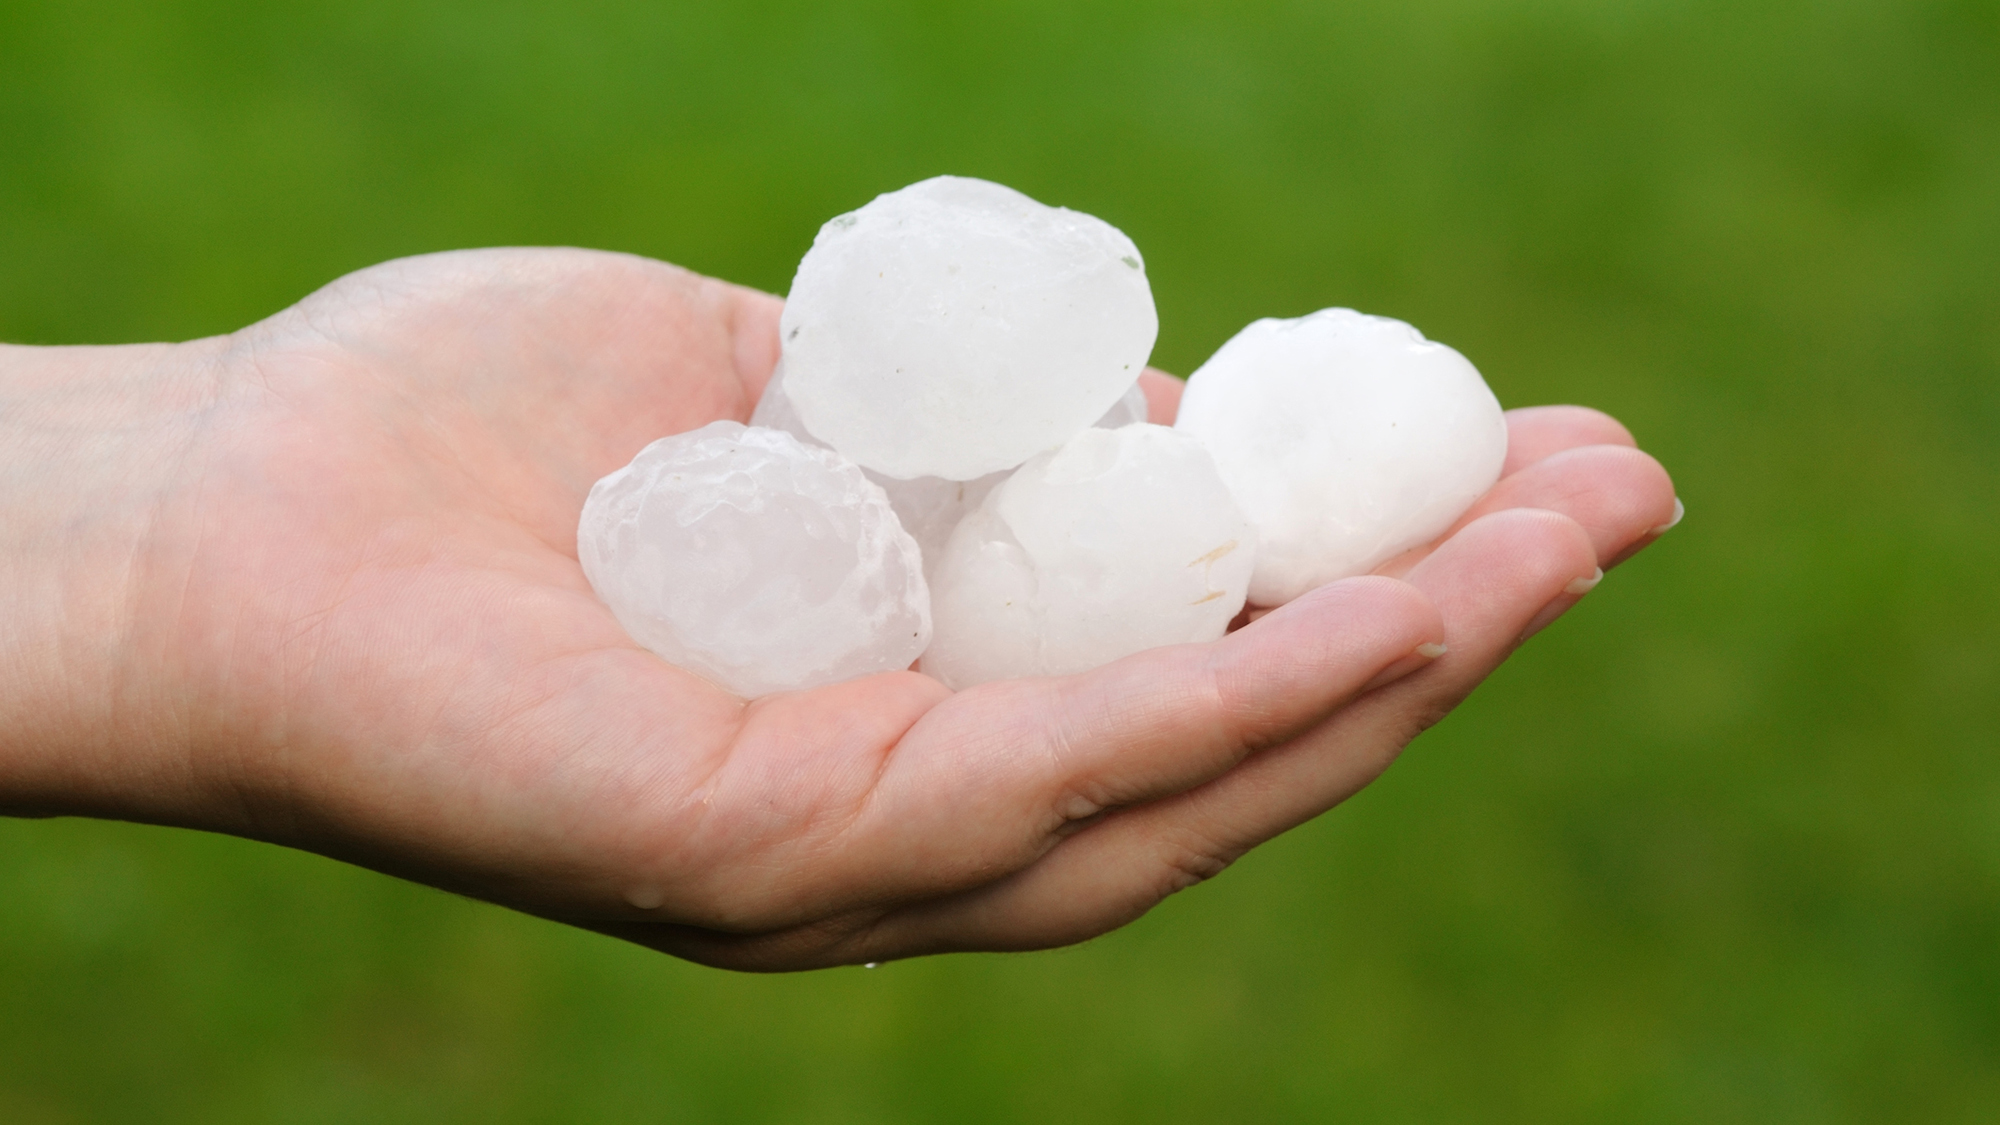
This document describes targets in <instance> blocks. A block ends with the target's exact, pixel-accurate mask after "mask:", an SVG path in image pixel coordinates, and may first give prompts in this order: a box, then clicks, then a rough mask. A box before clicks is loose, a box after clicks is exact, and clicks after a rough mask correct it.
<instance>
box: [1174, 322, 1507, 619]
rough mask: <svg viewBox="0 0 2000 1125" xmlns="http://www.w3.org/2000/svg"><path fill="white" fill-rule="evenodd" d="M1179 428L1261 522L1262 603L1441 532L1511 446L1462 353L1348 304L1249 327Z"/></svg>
mask: <svg viewBox="0 0 2000 1125" xmlns="http://www.w3.org/2000/svg"><path fill="white" fill-rule="evenodd" d="M1174 425H1175V428H1177V429H1179V430H1182V431H1184V432H1186V433H1190V434H1193V435H1194V436H1195V437H1198V438H1200V439H1201V441H1202V442H1203V444H1205V445H1206V446H1207V447H1208V450H1209V452H1210V453H1212V454H1213V455H1214V456H1215V462H1216V466H1217V468H1219V469H1220V470H1221V472H1222V477H1223V479H1224V480H1226V481H1227V482H1229V487H1230V490H1231V491H1232V492H1234V493H1235V495H1236V499H1237V501H1238V502H1239V503H1240V504H1241V505H1242V507H1243V512H1244V514H1245V515H1247V516H1248V517H1249V518H1250V521H1251V522H1252V523H1253V524H1255V525H1256V528H1257V540H1258V545H1257V570H1256V574H1255V576H1254V577H1253V578H1252V579H1251V583H1250V601H1251V602H1252V603H1253V604H1256V605H1280V604H1283V603H1284V602H1288V601H1290V600H1291V599H1293V598H1295V597H1297V596H1299V595H1300V594H1303V593H1305V592H1306V591H1307V590H1310V589H1312V588H1313V587H1315V586H1319V585H1322V584H1324V583H1327V582H1331V581H1333V580H1334V579H1336V578H1344V577H1347V576H1349V575H1353V574H1365V573H1367V572H1368V571H1369V570H1371V569H1373V568H1374V567H1375V566H1377V565H1379V564H1381V563H1382V562H1384V561H1386V560H1387V559H1389V558H1392V557H1393V556H1395V555H1397V554H1399V553H1401V552H1403V551H1406V550H1408V549H1409V548H1411V547H1415V546H1417V545H1419V544H1421V543H1424V542H1427V541H1429V540H1430V539H1432V538H1434V537H1435V536H1437V535H1439V534H1440V533H1442V532H1443V531H1444V530H1445V529H1446V528H1447V527H1449V526H1451V523H1452V521H1453V520H1455V519H1457V518H1458V517H1459V516H1460V515H1461V514H1463V513H1464V511H1465V509H1466V508H1468V507H1469V506H1471V504H1472V502H1473V501H1474V500H1476V499H1478V498H1479V496H1480V495H1481V494H1482V493H1484V492H1485V491H1486V490H1487V489H1488V488H1490V487H1492V485H1493V482H1494V481H1495V480H1496V479H1498V477H1499V475H1500V465H1501V462H1502V461H1504V460H1505V459H1506V456H1507V423H1506V420H1505V418H1503V417H1502V415H1501V411H1500V403H1499V402H1498V400H1496V399H1495V398H1494V397H1493V392H1492V391H1491V390H1489V389H1487V386H1486V381H1485V380H1484V379H1481V378H1480V376H1479V372H1478V370H1476V369H1475V368H1474V367H1473V366H1472V364H1471V363H1469V362H1467V361H1466V359H1465V357H1464V356H1462V355H1460V354H1458V353H1457V352H1456V351H1453V350H1452V349H1451V348H1448V347H1446V346H1445V345H1443V344H1438V343H1433V342H1431V341H1429V340H1426V339H1424V337H1423V335H1422V334H1421V333H1419V332H1418V331H1417V330H1416V329H1415V328H1412V327H1410V326H1409V325H1407V324H1404V323H1403V322H1402V321H1400V320H1391V319H1389V318H1387V317H1379V316H1368V315H1365V314H1363V313H1358V312H1355V311H1353V310H1352V309H1324V310H1322V311H1320V312H1316V313H1313V314H1312V315H1310V316H1304V317H1300V318H1298V319H1296V320H1260V321H1257V322H1256V323H1254V324H1252V325H1250V326H1249V327H1248V328H1245V329H1244V330H1243V331H1241V332H1239V333H1237V334H1236V336H1235V337H1234V338H1232V339H1231V340H1230V341H1229V342H1228V343H1226V344H1224V345H1223V346H1222V348H1221V350H1219V351H1217V352H1216V353H1215V355H1214V356H1212V357H1210V358H1209V361H1208V362H1207V363H1205V364H1203V365H1202V366H1201V368H1200V369H1199V370H1197V371H1196V372H1195V373H1194V374H1193V375H1192V376H1190V377H1189V378H1188V385H1187V392H1186V394H1185V396H1184V397H1183V398H1182V399H1181V407H1180V415H1179V417H1178V419H1177V420H1176V421H1175V423H1174Z"/></svg>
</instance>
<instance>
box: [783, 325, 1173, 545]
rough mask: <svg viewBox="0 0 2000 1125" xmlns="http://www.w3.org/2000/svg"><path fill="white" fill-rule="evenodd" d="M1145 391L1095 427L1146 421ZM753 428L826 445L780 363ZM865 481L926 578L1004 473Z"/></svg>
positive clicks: (1128, 397) (1128, 396) (1129, 394)
mask: <svg viewBox="0 0 2000 1125" xmlns="http://www.w3.org/2000/svg"><path fill="white" fill-rule="evenodd" d="M1146 409H1147V405H1146V392H1145V391H1143V390H1141V389H1140V388H1139V384H1137V383H1133V384H1132V387H1131V389H1130V390H1127V391H1126V392H1125V394H1124V395H1123V396H1121V397H1120V398H1119V399H1118V401H1117V402H1114V403H1112V404H1111V409H1109V410H1107V411H1105V412H1104V416H1103V417H1101V418H1099V419H1098V420H1097V422H1096V423H1095V424H1096V425H1097V426H1098V427H1100V428H1102V429H1117V428H1118V427H1119V426H1127V425H1130V424H1132V423H1133V422H1143V421H1145V420H1146ZM750 424H751V425H753V426H769V427H771V428H772V429H774V430H783V431H785V432H786V433H788V434H791V435H792V436H793V437H795V438H798V439H799V440H800V441H802V442H805V443H806V444H808V445H819V446H825V445H826V443H825V442H823V441H821V440H819V439H818V438H816V437H814V436H813V434H812V431H811V430H808V429H806V424H805V421H804V420H803V419H801V418H800V417H799V411H798V408H797V407H795V406H793V405H792V399H791V396H790V395H788V394H786V393H785V365H784V362H783V361H782V360H781V361H779V363H778V368H777V370H775V371H773V372H772V373H771V381H770V382H769V383H766V384H765V385H764V393H763V395H762V396H760V397H759V398H758V399H757V409H756V411H755V412H754V413H752V414H751V415H750ZM863 471H864V472H866V473H867V474H868V479H869V480H872V481H874V482H875V483H876V484H879V485H881V486H882V491H883V492H886V493H888V494H889V505H890V507H893V508H894V509H896V518H897V519H899V520H901V521H902V523H903V530H904V531H907V532H909V533H910V537H911V538H913V539H915V540H916V541H917V547H918V549H919V550H921V551H922V552H923V556H924V576H925V577H926V578H928V577H930V576H931V575H932V574H933V573H935V572H936V570H937V560H938V559H939V557H941V556H942V555H943V554H944V545H945V541H946V540H947V539H950V538H951V530H952V528H955V527H957V526H958V521H959V520H961V519H964V518H965V514H966V513H967V512H970V511H972V509H974V508H976V507H978V506H979V502H980V501H981V500H984V499H986V494H987V493H989V492H991V491H993V487H994V486H995V485H997V484H999V483H1000V482H1001V481H1003V480H1005V479H1007V473H1006V471H1004V470H1003V471H1001V472H997V473H988V474H987V475H985V476H983V477H980V478H979V479H977V480H948V479H946V478H944V477H917V478H915V479H913V480H897V479H896V478H895V477H891V476H884V475H882V474H881V473H878V472H876V471H874V470H873V469H865V470H863Z"/></svg>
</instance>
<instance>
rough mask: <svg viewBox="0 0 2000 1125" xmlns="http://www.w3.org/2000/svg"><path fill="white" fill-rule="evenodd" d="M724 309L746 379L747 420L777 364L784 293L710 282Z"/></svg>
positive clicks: (739, 370)
mask: <svg viewBox="0 0 2000 1125" xmlns="http://www.w3.org/2000/svg"><path fill="white" fill-rule="evenodd" d="M710 284H712V285H714V286H716V289H717V292H718V295H719V297H718V299H719V300H720V301H721V303H722V306H723V309H724V317H725V323H726V324H727V325H728V330H729V337H730V340H731V341H732V344H733V349H734V350H733V356H732V358H733V360H734V362H735V366H736V377H737V378H738V379H741V380H742V381H743V391H744V403H745V404H746V405H745V408H744V413H743V418H744V420H746V421H747V420H748V419H749V417H750V414H749V411H750V409H751V408H752V407H754V406H755V405H756V402H757V400H758V399H759V398H761V397H763V394H764V385H765V384H766V383H769V382H770V381H771V372H772V371H773V370H774V369H775V368H776V367H777V366H778V352H779V350H780V344H779V340H778V317H779V315H780V314H782V313H783V312H784V311H785V301H784V298H782V297H773V296H772V295H771V294H769V293H765V292H763V291H761V290H757V289H751V288H748V287H747V286H742V285H731V284H729V283H727V282H721V281H716V282H711V283H710Z"/></svg>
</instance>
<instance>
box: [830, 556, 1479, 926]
mask: <svg viewBox="0 0 2000 1125" xmlns="http://www.w3.org/2000/svg"><path fill="white" fill-rule="evenodd" d="M1440 636H1441V625H1440V623H1439V620H1438V618H1437V614H1436V611H1435V610H1434V609H1433V607H1432V606H1431V605H1430V603H1429V601H1428V600H1427V599H1426V598H1424V597H1423V596H1422V595H1420V594H1418V593H1417V592H1416V591H1415V590H1414V589H1413V588H1411V587H1410V586H1408V585H1406V584H1404V583H1401V582H1397V581H1394V580H1391V579H1382V578H1357V579H1352V580H1349V581H1346V582H1340V583H1335V584H1332V585H1329V586H1326V587H1322V588H1321V589H1320V590H1317V591H1314V593H1313V594H1312V595H1310V596H1308V597H1305V598H1301V599H1299V600H1298V601H1296V602H1294V603H1293V604H1292V605H1291V606H1288V607H1286V612H1284V613H1281V614H1274V615H1272V617H1271V618H1270V619H1269V620H1268V621H1267V622H1265V623H1264V626H1263V627H1261V628H1259V629H1256V630H1243V631H1241V632H1239V633H1238V634H1235V635H1232V636H1230V637H1228V638H1225V639H1224V640H1222V641H1219V642H1216V643H1215V644H1211V645H1176V646H1171V647H1168V648H1162V649H1154V650H1151V651H1148V652H1143V653H1138V654H1135V655H1133V656H1130V657H1127V658H1125V659H1123V660H1119V661H1115V662H1113V663H1112V664H1109V665H1106V666H1105V667H1103V668H1099V669H1096V670H1094V671H1091V672H1087V673H1084V674H1081V675H1076V676H1061V677H1044V678H1038V679H1030V680H1013V681H1004V682H999V683H993V684H987V685H982V686H980V687H977V688H972V689H969V690H966V691H962V692H959V693H958V694H957V695H955V696H953V697H951V698H950V699H948V700H946V701H944V702H943V703H941V704H939V705H938V706H937V707H935V708H934V709H932V710H931V711H929V712H928V713H927V714H925V715H924V716H923V718H921V719H919V720H918V721H917V723H916V724H915V726H913V727H912V728H910V730H909V733H908V734H907V735H905V736H904V738H903V739H902V742H901V744H900V745H898V746H897V748H896V750H895V752H894V753H893V754H892V756H891V758H890V759H889V761H888V762H887V763H886V764H885V765H884V767H883V769H882V774H881V777H880V780H879V781H878V782H877V783H876V785H875V786H874V789H873V790H872V792H871V795H870V800H869V807H868V808H867V809H866V810H865V812H864V815H862V816H860V817H858V818H857V819H856V821H855V823H854V824H853V826H852V827H851V828H850V829H849V830H848V831H846V832H845V833H844V834H843V848H844V849H845V851H846V853H847V854H849V855H852V856H853V857H854V859H853V862H852V863H851V864H846V863H841V862H839V861H836V862H834V863H832V864H830V865H829V867H830V868H831V870H830V871H828V872H827V874H826V875H825V877H824V878H823V879H822V886H821V888H820V889H819V893H822V894H824V895H825V896H826V900H827V901H828V902H852V901H855V899H856V898H857V897H866V896H870V895H871V894H872V895H874V896H875V897H876V900H877V901H899V900H907V899H912V898H919V897H931V896H935V895H937V894H940V893H944V892H946V891H951V890H956V889H960V888H963V887H967V886H976V885H979V884H981V883H985V882H988V881H991V880H992V879H993V878H995V877H996V876H998V875H999V874H1002V873H1004V872H1006V871H1009V870H1013V869H1015V868H1018V867H1021V866H1023V865H1025V864H1028V863H1030V862H1032V861H1033V860H1035V859H1036V858H1037V857H1039V856H1040V855H1042V854H1043V853H1044V852H1046V851H1047V850H1048V849H1049V848H1050V847H1051V846H1053V845H1054V843H1055V841H1056V840H1057V839H1059V838H1060V837H1061V836H1062V835H1064V834H1065V833H1066V831H1067V830H1069V829H1070V828H1071V827H1072V826H1073V825H1075V824H1076V823H1078V822H1080V821H1085V820H1088V819H1089V818H1091V817H1094V816H1096V815H1098V814H1100V813H1102V812H1103V811H1105V810H1106V809H1110V808H1116V807H1120V806H1125V805H1131V804H1136V803H1142V802H1145V801H1149V800H1153V799H1156V798H1158V797H1161V796H1164V795H1166V794H1170V793H1175V792H1180V791H1182V790H1184V789H1187V788H1189V787H1191V786H1194V785H1198V784H1201V783H1202V782H1205V781H1207V780H1209V779H1211V778H1213V777H1216V776H1218V775H1220V774H1222V773H1224V772H1226V771H1227V770H1228V769H1230V768H1231V767H1232V766H1234V765H1235V764H1236V763H1238V762H1240V761H1242V760H1243V758H1244V757H1246V756H1247V755H1249V754H1251V753H1254V752H1255V751H1256V750H1258V749H1261V748H1263V747H1266V746H1270V745H1273V744H1276V743H1278V742H1281V741H1283V740H1285V739H1287V738H1289V737H1291V736H1292V735H1294V734H1296V733H1298V732H1299V731H1301V730H1305V729H1309V728H1310V727H1312V726H1314V725H1315V724H1317V723H1319V722H1321V721H1323V720H1324V718H1325V717H1326V716H1327V715H1328V714H1330V713H1331V712H1332V711H1334V710H1335V709H1337V708H1338V707H1339V706H1340V704H1341V703H1342V702H1344V701H1345V700H1346V699H1347V698H1349V697H1351V696H1352V695H1354V694H1355V693H1357V692H1359V691H1360V690H1362V689H1363V688H1364V687H1365V686H1367V685H1368V684H1369V683H1370V682H1371V681H1373V680H1375V679H1376V678H1377V677H1378V676H1379V675H1380V674H1381V673H1382V672H1383V670H1384V669H1386V668H1389V667H1390V666H1391V665H1394V664H1397V663H1398V662H1400V661H1403V660H1405V659H1406V658H1408V657H1409V656H1410V655H1411V654H1412V653H1414V652H1415V651H1416V650H1417V649H1418V648H1419V647H1420V646H1423V645H1427V644H1433V643H1435V642H1436V641H1438V639H1439V638H1440ZM885 855H886V856H896V857H899V863H898V866H899V867H900V868H902V870H901V871H900V872H899V873H898V874H897V875H895V876H893V877H892V878H890V879H888V880H885V879H884V876H883V871H882V863H881V859H880V857H882V856H885Z"/></svg>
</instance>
